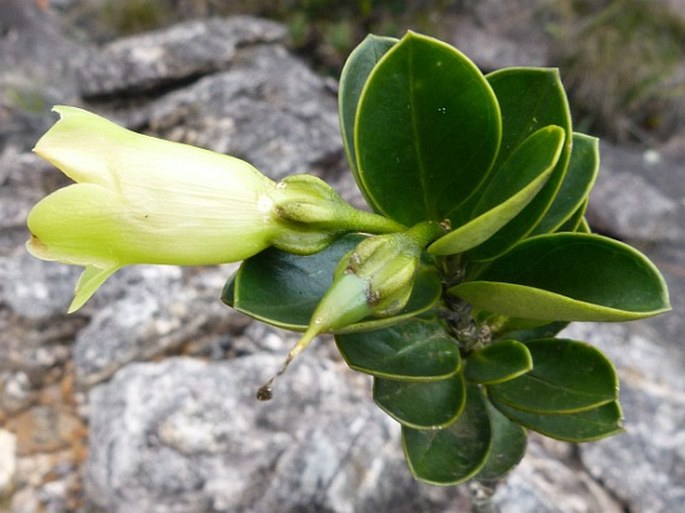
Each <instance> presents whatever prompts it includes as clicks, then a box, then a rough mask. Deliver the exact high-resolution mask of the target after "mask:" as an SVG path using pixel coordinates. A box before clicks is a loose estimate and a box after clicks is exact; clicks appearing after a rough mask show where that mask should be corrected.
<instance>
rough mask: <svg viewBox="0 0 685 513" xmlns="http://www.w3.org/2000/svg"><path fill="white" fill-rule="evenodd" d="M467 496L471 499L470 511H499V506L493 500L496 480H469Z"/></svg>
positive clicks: (496, 512)
mask: <svg viewBox="0 0 685 513" xmlns="http://www.w3.org/2000/svg"><path fill="white" fill-rule="evenodd" d="M468 488H469V498H470V499H471V513H499V508H498V507H497V505H496V504H495V503H494V502H493V500H492V499H493V497H494V496H495V491H496V490H497V481H478V480H476V479H473V480H472V481H471V482H469V485H468Z"/></svg>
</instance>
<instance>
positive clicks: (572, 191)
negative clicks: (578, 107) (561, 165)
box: [532, 133, 599, 235]
mask: <svg viewBox="0 0 685 513" xmlns="http://www.w3.org/2000/svg"><path fill="white" fill-rule="evenodd" d="M598 171H599V139H597V138H596V137H590V136H588V135H585V134H579V133H574V134H573V150H572V151H571V160H570V162H569V165H568V170H567V171H566V176H565V177H564V181H563V182H562V183H561V188H560V189H559V192H558V193H557V195H556V196H555V197H554V201H553V202H552V205H551V206H550V207H549V210H548V211H547V213H546V214H545V217H543V218H542V220H541V221H540V223H539V224H538V225H537V226H536V227H535V230H533V232H532V233H533V234H534V235H535V234H542V233H551V232H554V231H557V230H558V229H559V227H560V226H562V225H563V224H564V223H565V222H566V221H567V220H568V219H569V218H571V217H572V216H573V215H574V213H577V212H578V210H579V209H580V208H581V207H582V205H583V203H584V202H585V201H587V197H588V195H589V194H590V189H592V186H593V185H594V183H595V178H597V172H598ZM581 216H582V213H581ZM576 226H577V225H576Z"/></svg>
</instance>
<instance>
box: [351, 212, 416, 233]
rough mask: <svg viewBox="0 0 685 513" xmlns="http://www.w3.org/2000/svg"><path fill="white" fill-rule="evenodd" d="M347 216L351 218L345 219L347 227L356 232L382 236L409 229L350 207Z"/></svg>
mask: <svg viewBox="0 0 685 513" xmlns="http://www.w3.org/2000/svg"><path fill="white" fill-rule="evenodd" d="M347 214H348V216H349V217H347V219H345V218H343V220H344V221H345V224H347V227H348V228H350V229H352V230H354V231H358V232H366V233H371V234H380V233H394V232H401V231H404V230H406V229H407V228H406V226H404V225H402V224H400V223H398V222H396V221H393V220H392V219H390V218H388V217H385V216H381V215H378V214H374V213H372V212H366V211H365V210H357V209H355V208H353V207H350V209H349V210H348V212H347ZM338 222H340V221H338Z"/></svg>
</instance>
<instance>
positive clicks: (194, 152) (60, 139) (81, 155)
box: [34, 105, 274, 202]
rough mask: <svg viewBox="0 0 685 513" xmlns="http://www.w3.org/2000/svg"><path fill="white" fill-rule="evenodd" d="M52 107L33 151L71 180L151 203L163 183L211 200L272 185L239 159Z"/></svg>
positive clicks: (164, 187) (163, 187)
mask: <svg viewBox="0 0 685 513" xmlns="http://www.w3.org/2000/svg"><path fill="white" fill-rule="evenodd" d="M53 110H54V111H55V112H57V113H58V114H59V115H60V119H59V121H57V123H55V125H54V126H53V127H52V128H51V129H50V130H48V132H47V133H46V134H45V135H44V136H43V137H42V138H41V139H40V140H39V141H38V143H37V144H36V147H35V148H34V151H35V152H36V153H37V154H38V155H40V156H41V157H43V158H44V159H45V160H48V161H49V162H51V163H52V164H54V165H55V166H56V167H58V168H59V169H60V170H62V172H64V174H66V175H67V176H69V177H70V178H71V179H72V180H74V181H76V182H82V183H96V184H100V185H103V186H105V187H107V188H109V189H111V190H115V191H118V192H120V193H121V194H122V195H125V196H126V197H127V198H128V199H129V200H131V201H136V199H140V200H141V201H142V200H145V201H153V202H154V201H155V199H156V197H161V198H164V197H165V196H166V193H167V192H168V190H169V184H173V185H172V186H173V188H174V189H175V190H178V191H184V192H186V193H187V194H189V195H190V196H196V195H201V196H205V197H207V198H213V199H214V200H215V201H217V202H219V201H221V199H222V197H223V196H224V194H225V192H226V191H228V190H230V191H234V193H235V194H238V193H240V192H252V193H254V191H255V190H265V191H266V190H270V189H271V188H273V187H274V183H273V181H272V180H271V179H269V178H268V177H266V176H264V175H263V174H261V173H260V172H259V171H258V170H257V169H255V168H254V167H253V166H251V165H250V164H248V163H247V162H245V161H242V160H240V159H237V158H234V157H230V156H227V155H222V154H219V153H215V152H212V151H209V150H205V149H202V148H197V147H194V146H190V145H187V144H181V143H176V142H171V141H165V140H163V139H158V138H155V137H150V136H147V135H143V134H138V133H136V132H133V131H131V130H127V129H125V128H123V127H121V126H119V125H117V124H115V123H112V122H111V121H109V120H107V119H105V118H103V117H100V116H98V115H96V114H93V113H91V112H88V111H86V110H83V109H79V108H76V107H68V106H63V105H61V106H56V107H54V109H53Z"/></svg>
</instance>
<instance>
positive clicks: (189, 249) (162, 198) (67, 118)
mask: <svg viewBox="0 0 685 513" xmlns="http://www.w3.org/2000/svg"><path fill="white" fill-rule="evenodd" d="M54 110H55V111H56V112H57V113H59V115H60V120H59V121H58V122H57V123H56V124H55V125H54V126H53V127H52V128H51V129H50V130H49V131H48V132H47V133H46V134H45V135H44V136H43V137H42V138H41V139H40V140H39V141H38V143H37V145H36V147H35V150H34V151H35V152H36V153H37V154H38V155H40V156H41V157H42V158H44V159H46V160H47V161H49V162H51V163H52V164H54V165H55V166H56V167H58V168H59V169H60V170H61V171H62V172H63V173H64V174H66V175H67V176H68V177H69V178H71V179H72V180H74V181H75V182H76V183H75V184H73V185H70V186H67V187H65V188H63V189H60V190H58V191H56V192H54V193H52V194H50V195H49V196H47V197H46V198H43V200H41V201H40V202H39V203H38V204H37V205H36V206H35V207H34V208H33V209H32V210H31V212H30V214H29V216H28V221H27V223H28V227H29V230H30V232H31V239H30V240H29V241H28V243H27V248H28V251H29V252H30V253H31V254H32V255H34V256H36V257H38V258H41V259H44V260H57V261H60V262H64V263H68V264H75V265H81V266H84V267H85V271H84V273H83V275H82V276H81V278H80V280H79V282H78V284H77V287H76V291H75V297H74V300H73V302H72V303H71V305H70V307H69V311H70V312H73V311H75V310H77V309H78V308H80V307H81V306H82V305H83V304H84V303H85V302H86V301H87V300H88V298H89V297H90V296H91V295H92V294H93V293H94V292H95V290H96V289H97V288H98V287H99V286H100V285H101V284H102V283H103V282H104V281H105V280H106V279H107V278H108V277H109V276H111V275H112V274H113V273H114V272H115V271H116V270H118V269H120V268H121V267H123V266H125V265H128V264H139V263H148V264H178V265H209V264H219V263H225V262H235V261H239V260H243V259H245V258H247V257H250V256H252V255H254V254H256V253H258V252H259V251H261V250H263V249H265V248H266V247H268V246H269V245H270V241H271V239H272V238H273V237H274V236H275V235H276V234H277V233H278V230H279V226H278V224H277V222H276V221H275V220H274V218H273V216H272V215H271V210H272V208H273V201H272V199H271V197H270V193H271V192H272V191H273V190H274V189H275V183H274V182H273V181H272V180H270V179H269V178H267V177H266V176H264V175H262V174H261V173H260V172H259V171H257V170H256V169H255V168H254V167H252V166H251V165H250V164H248V163H247V162H244V161H242V160H239V159H236V158H233V157H229V156H226V155H221V154H218V153H214V152H211V151H208V150H204V149H200V148H195V147H192V146H189V145H185V144H180V143H175V142H170V141H164V140H161V139H156V138H154V137H149V136H146V135H141V134H137V133H135V132H132V131H129V130H126V129H124V128H122V127H120V126H118V125H116V124H114V123H112V122H110V121H108V120H106V119H104V118H101V117H100V116H96V115H95V114H91V113H89V112H87V111H85V110H82V109H78V108H75V107H66V106H59V107H55V109H54Z"/></svg>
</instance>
